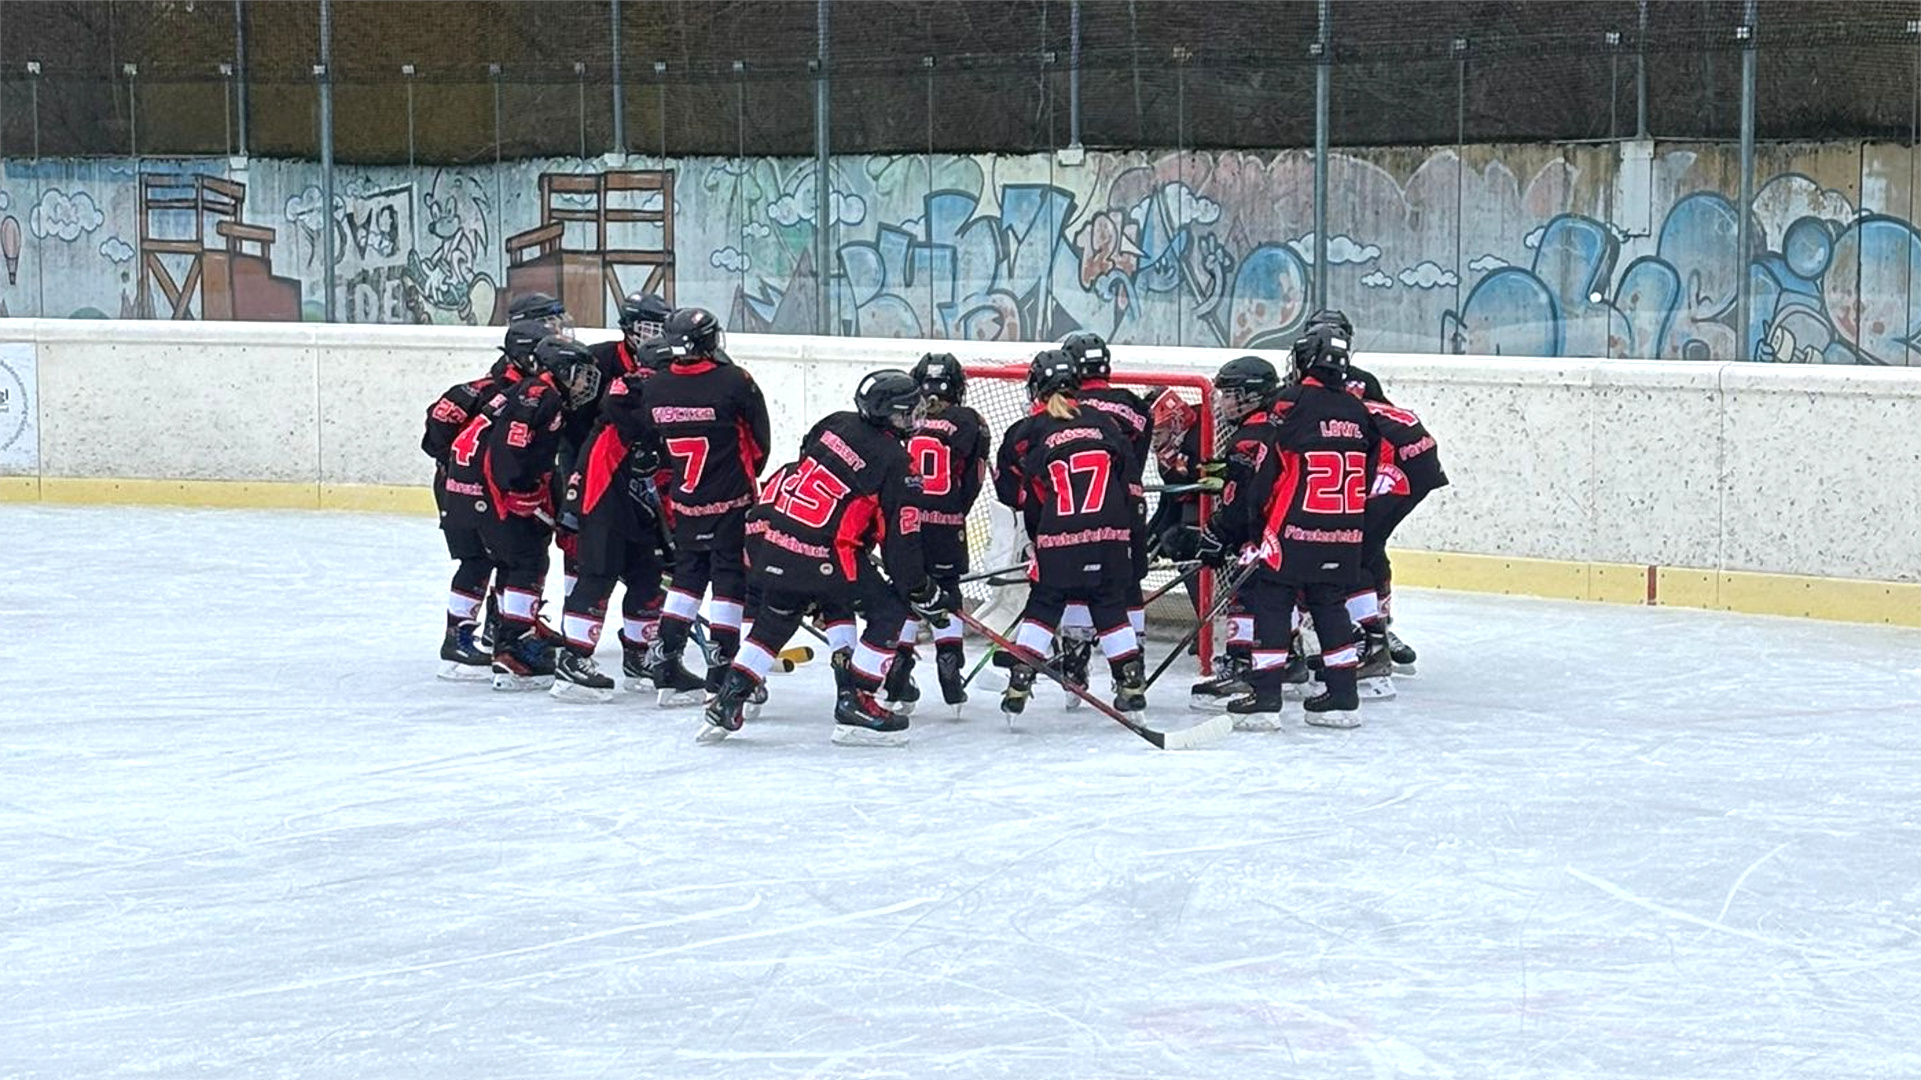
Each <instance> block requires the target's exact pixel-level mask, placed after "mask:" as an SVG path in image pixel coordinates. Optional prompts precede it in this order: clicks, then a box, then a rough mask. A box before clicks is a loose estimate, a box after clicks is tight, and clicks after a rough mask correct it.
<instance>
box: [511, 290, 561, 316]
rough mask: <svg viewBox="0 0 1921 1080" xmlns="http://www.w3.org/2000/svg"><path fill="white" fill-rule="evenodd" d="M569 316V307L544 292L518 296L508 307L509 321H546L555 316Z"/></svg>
mask: <svg viewBox="0 0 1921 1080" xmlns="http://www.w3.org/2000/svg"><path fill="white" fill-rule="evenodd" d="M565 314H567V305H565V304H562V303H561V302H560V301H558V300H556V299H554V298H553V297H551V296H548V295H547V294H546V293H544V292H531V293H526V294H524V295H521V296H516V297H514V299H513V302H512V303H510V304H508V305H507V321H508V322H515V321H517V320H520V319H545V318H548V317H550V316H554V315H565Z"/></svg>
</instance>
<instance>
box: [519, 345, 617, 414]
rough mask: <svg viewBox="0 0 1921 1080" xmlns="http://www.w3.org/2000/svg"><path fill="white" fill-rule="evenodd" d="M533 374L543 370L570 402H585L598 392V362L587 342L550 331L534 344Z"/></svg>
mask: <svg viewBox="0 0 1921 1080" xmlns="http://www.w3.org/2000/svg"><path fill="white" fill-rule="evenodd" d="M532 364H533V371H534V374H547V375H552V376H553V377H554V382H555V383H556V384H558V385H559V387H560V389H561V390H562V391H564V392H565V393H566V394H567V403H568V404H569V405H571V406H575V407H578V406H581V405H585V404H586V403H588V402H589V401H592V400H594V398H596V397H598V396H599V395H600V365H598V364H596V363H594V354H593V353H592V352H590V351H588V348H587V346H585V345H582V344H581V343H580V342H578V341H575V340H573V339H572V338H567V337H562V336H560V335H559V334H550V335H548V336H547V337H544V338H542V339H540V344H538V345H536V346H534V357H533V361H532Z"/></svg>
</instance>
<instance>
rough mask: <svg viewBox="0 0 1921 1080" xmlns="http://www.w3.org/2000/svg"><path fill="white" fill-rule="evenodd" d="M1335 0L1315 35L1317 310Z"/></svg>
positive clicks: (1323, 298) (1325, 0) (1327, 3)
mask: <svg viewBox="0 0 1921 1080" xmlns="http://www.w3.org/2000/svg"><path fill="white" fill-rule="evenodd" d="M1332 6H1333V5H1332V3H1331V0H1320V4H1319V8H1320V29H1319V30H1318V31H1317V32H1316V33H1315V35H1314V46H1313V48H1314V60H1315V67H1314V308H1315V310H1317V311H1324V310H1326V309H1327V141H1328V132H1327V127H1328V98H1329V97H1330V96H1331V94H1332V91H1333V84H1332V78H1333V74H1334V72H1333V69H1332V68H1331V67H1330V66H1329V60H1330V57H1329V56H1328V52H1329V48H1328V46H1329V44H1330V43H1331V40H1332V33H1331V31H1332V29H1333V28H1332V26H1331V25H1330V19H1331V17H1332V12H1331V11H1330V10H1329V9H1330V8H1331V7H1332Z"/></svg>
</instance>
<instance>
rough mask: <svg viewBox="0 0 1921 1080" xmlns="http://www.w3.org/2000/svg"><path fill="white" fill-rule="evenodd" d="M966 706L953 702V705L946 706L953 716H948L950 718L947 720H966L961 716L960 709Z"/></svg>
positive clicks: (962, 703) (963, 703) (964, 703)
mask: <svg viewBox="0 0 1921 1080" xmlns="http://www.w3.org/2000/svg"><path fill="white" fill-rule="evenodd" d="M966 704H967V703H966V702H955V703H953V704H951V705H949V706H947V707H948V708H949V709H951V710H953V715H952V716H950V717H949V719H952V720H965V719H967V718H966V717H965V716H962V715H961V709H962V708H963V707H965V705H966Z"/></svg>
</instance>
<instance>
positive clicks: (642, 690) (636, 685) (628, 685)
mask: <svg viewBox="0 0 1921 1080" xmlns="http://www.w3.org/2000/svg"><path fill="white" fill-rule="evenodd" d="M620 688H621V689H622V690H625V691H627V692H628V693H630V694H651V693H654V692H655V691H656V689H657V688H656V687H655V686H654V680H652V679H650V678H648V677H646V676H645V675H629V676H627V677H626V678H624V679H622V680H621V681H620Z"/></svg>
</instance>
